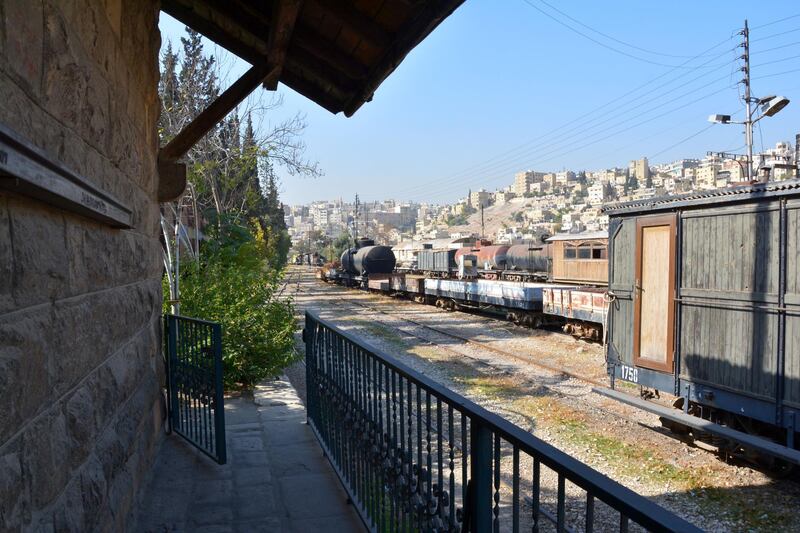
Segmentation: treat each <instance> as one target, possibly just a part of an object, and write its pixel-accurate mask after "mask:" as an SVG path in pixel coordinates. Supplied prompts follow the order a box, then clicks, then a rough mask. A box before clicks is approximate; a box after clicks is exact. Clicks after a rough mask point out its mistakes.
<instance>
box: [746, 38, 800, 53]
mask: <svg viewBox="0 0 800 533" xmlns="http://www.w3.org/2000/svg"><path fill="white" fill-rule="evenodd" d="M796 44H800V41H795V42H793V43H786V44H782V45H780V46H775V47H773V48H767V49H765V50H756V51H755V52H751V53H750V55H753V56H754V55H756V54H763V53H766V52H772V51H773V50H780V49H781V48H788V47H790V46H794V45H796Z"/></svg>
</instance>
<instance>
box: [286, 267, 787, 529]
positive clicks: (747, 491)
mask: <svg viewBox="0 0 800 533" xmlns="http://www.w3.org/2000/svg"><path fill="white" fill-rule="evenodd" d="M287 293H290V294H293V297H294V299H295V303H296V306H297V311H298V318H299V319H302V313H303V311H305V310H306V309H313V310H315V311H317V312H319V313H320V315H321V316H322V317H323V318H325V319H328V320H331V321H333V322H334V323H335V324H336V325H337V326H339V327H341V328H342V329H345V330H353V331H355V332H357V333H358V334H359V335H360V336H362V337H364V339H365V341H366V342H368V343H369V344H371V345H373V346H375V347H377V348H379V349H381V350H383V351H384V352H386V353H389V354H391V355H393V356H395V357H397V358H398V359H400V360H401V361H403V362H404V363H405V364H407V365H409V366H411V367H412V368H414V369H415V370H417V371H419V372H422V373H424V374H425V375H426V376H428V377H430V378H432V379H434V380H436V381H438V382H440V383H442V384H444V385H446V386H447V387H449V388H451V389H453V390H455V391H457V392H459V393H460V394H463V395H464V396H466V397H468V398H471V399H472V400H474V401H476V402H477V403H478V404H480V405H482V406H483V407H485V408H487V409H489V410H490V411H493V412H496V413H498V414H500V415H502V416H504V417H505V418H507V419H509V420H511V421H512V422H514V423H515V424H517V425H519V426H520V427H522V428H525V429H527V430H529V431H531V432H532V433H534V434H535V435H536V436H538V437H539V438H541V439H543V440H545V441H546V442H548V443H550V444H552V445H554V446H556V447H557V448H559V449H561V450H563V451H565V452H567V453H569V454H570V455H572V456H574V457H576V458H577V459H579V460H581V461H583V462H585V463H587V464H589V465H591V466H592V467H593V468H595V469H597V470H599V471H600V472H602V473H604V474H605V475H607V476H609V477H611V478H612V479H615V480H616V481H618V482H620V483H622V484H623V485H625V486H627V487H628V488H630V489H632V490H633V491H634V492H637V493H639V494H642V495H645V496H647V497H649V498H651V499H653V500H654V501H656V502H657V503H659V504H660V505H662V506H664V507H666V508H668V509H670V510H672V511H673V512H675V513H676V514H678V515H680V516H682V517H683V518H685V519H687V520H689V521H690V522H692V523H694V524H695V525H697V526H699V527H701V528H703V529H705V530H709V531H800V521H798V514H797V509H798V508H800V485H799V484H798V483H796V482H793V481H789V480H775V479H772V478H770V477H769V476H768V475H766V474H764V473H762V472H759V471H757V470H754V469H752V468H750V467H749V466H746V465H734V464H726V463H724V462H722V461H720V460H718V459H717V457H716V456H715V455H714V454H713V453H711V452H709V451H707V450H704V449H700V448H697V447H694V446H690V445H687V444H685V443H683V442H682V441H680V440H677V439H676V438H674V437H672V436H670V435H669V434H668V433H667V432H666V431H665V430H663V429H662V428H661V427H660V423H659V421H658V419H657V417H656V416H654V415H651V414H649V413H646V412H643V411H640V410H637V409H634V408H631V407H628V406H625V405H622V404H619V403H617V402H615V401H613V400H610V399H608V398H605V397H603V396H600V395H597V394H595V393H592V392H591V390H590V389H591V387H590V386H589V385H587V384H586V383H585V382H583V381H580V380H577V379H574V378H570V377H568V376H565V375H564V374H560V373H553V372H550V371H547V370H544V369H541V368H538V367H535V366H532V365H526V364H525V363H522V362H520V361H518V360H516V359H511V358H507V357H503V356H501V355H498V354H497V353H495V352H493V351H490V350H486V349H482V348H481V347H480V346H477V345H475V344H465V343H461V342H458V341H455V340H454V339H453V338H452V337H448V336H445V335H441V334H438V333H436V332H432V331H431V330H429V329H427V328H424V327H421V326H418V325H416V324H413V323H411V322H409V321H408V320H406V319H407V318H410V319H413V320H414V321H416V322H420V323H422V324H425V325H429V326H434V327H437V328H441V329H444V330H447V331H452V332H453V333H457V334H458V335H462V336H464V337H468V338H471V339H474V340H476V341H480V342H483V343H487V344H489V345H491V346H494V347H497V348H499V349H502V350H505V351H509V352H513V353H518V354H522V355H525V356H527V357H531V358H535V359H536V360H539V361H541V362H543V363H546V364H548V365H550V366H554V367H559V368H565V369H568V370H569V371H570V372H573V373H576V374H579V375H582V376H586V377H589V378H592V379H594V380H598V381H604V380H605V365H604V358H603V350H602V347H601V346H600V345H598V344H595V343H587V342H584V341H580V340H576V339H573V338H572V337H569V336H566V335H563V334H561V333H555V332H548V331H540V330H529V329H526V328H520V327H517V326H513V325H511V324H509V323H505V322H502V321H498V320H496V319H492V318H487V317H484V316H480V315H474V314H467V313H459V312H455V313H453V312H446V311H442V310H439V309H437V308H435V307H432V306H424V305H419V304H415V303H413V302H410V301H407V300H398V299H391V298H388V297H384V296H378V295H372V294H368V293H365V292H362V291H355V290H351V289H345V288H342V287H337V286H333V285H327V284H324V283H321V282H319V281H317V280H315V279H314V278H313V273H312V272H311V271H310V270H307V269H304V268H294V269H293V270H291V271H290V275H289V277H288V287H287ZM352 302H360V303H362V304H366V305H369V306H370V307H371V308H374V309H379V310H381V311H384V312H385V313H387V314H383V313H378V312H373V311H370V310H367V309H364V308H360V307H358V306H356V305H354V304H353V303H352ZM297 349H298V350H299V351H300V352H301V353H302V351H303V350H304V348H303V343H302V340H301V339H300V336H299V334H298V337H297ZM286 373H287V375H288V376H289V378H290V380H291V381H292V383H293V384H294V385H295V386H296V387H297V388H298V390H299V391H300V393H301V397H303V398H305V368H304V366H303V364H302V363H298V364H296V365H294V366H293V367H292V368H290V369H287V372H286ZM506 459H507V460H508V461H509V465H510V460H511V459H510V457H508V458H506V457H504V459H503V463H504V468H508V467H505V462H506ZM520 459H521V468H522V469H523V471H528V472H529V471H530V468H531V467H530V465H529V464H528V463H529V462H530V458H527V457H525V456H524V455H523V456H522V457H521V458H520ZM554 482H555V481H554V477H553V476H552V475H550V477H548V474H547V473H546V472H544V471H543V478H542V483H543V486H548V485H552V484H553V483H554ZM524 488H525V486H524V483H523V489H524ZM507 492H508V491H505V492H503V491H501V495H502V499H503V501H505V500H507V498H508V494H507ZM581 494H582V492H581V491H580V490H579V489H577V488H576V487H571V486H570V485H569V484H568V486H567V495H568V498H569V501H570V502H572V504H570V505H568V509H567V515H568V516H573V518H574V519H575V520H574V521H572V523H576V525H580V521H581V520H582V518H581V513H582V509H583V501H582V499H581V498H582V496H581ZM573 496H574V498H573ZM602 507H603V506H600V505H598V515H599V517H604V518H606V519H607V520H609V521H608V522H607V524H613V523H614V521H615V520H617V519H616V518H612V515H611V514H610V513H609V510H608V509H602ZM603 522H605V521H603Z"/></svg>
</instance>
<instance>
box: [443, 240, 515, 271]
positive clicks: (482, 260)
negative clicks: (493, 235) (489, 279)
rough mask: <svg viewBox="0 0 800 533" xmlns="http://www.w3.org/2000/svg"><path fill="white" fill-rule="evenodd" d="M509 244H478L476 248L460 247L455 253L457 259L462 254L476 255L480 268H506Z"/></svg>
mask: <svg viewBox="0 0 800 533" xmlns="http://www.w3.org/2000/svg"><path fill="white" fill-rule="evenodd" d="M508 248H509V247H508V246H506V245H490V246H476V247H475V248H459V249H458V250H457V251H456V254H455V257H454V259H455V261H456V264H458V258H459V257H461V256H462V255H474V256H476V257H477V259H478V269H479V270H505V268H506V261H507V253H508Z"/></svg>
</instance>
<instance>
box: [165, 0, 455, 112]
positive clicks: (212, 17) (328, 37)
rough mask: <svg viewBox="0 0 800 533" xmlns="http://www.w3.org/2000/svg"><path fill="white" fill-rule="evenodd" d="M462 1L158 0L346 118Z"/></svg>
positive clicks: (273, 79) (273, 78)
mask: <svg viewBox="0 0 800 533" xmlns="http://www.w3.org/2000/svg"><path fill="white" fill-rule="evenodd" d="M462 3H463V0H429V1H425V2H421V1H418V0H304V1H303V0H259V1H253V0H225V1H219V0H162V3H161V8H162V10H163V11H165V12H166V13H169V14H170V15H171V16H173V17H175V18H176V19H178V20H179V21H181V22H183V23H184V24H186V25H187V26H189V27H190V28H192V29H194V30H196V31H198V32H200V33H201V34H203V35H204V36H206V37H207V38H209V39H211V40H212V41H214V42H216V43H217V44H219V45H220V46H222V47H224V48H226V49H228V50H229V51H231V52H232V53H234V54H236V55H237V56H239V57H241V58H242V59H244V60H245V61H248V62H249V63H250V64H252V65H253V66H254V67H255V66H259V65H261V66H264V67H268V68H269V76H268V77H267V78H266V79H265V81H264V85H265V86H267V88H270V89H275V88H276V87H277V83H278V82H282V83H284V84H285V85H287V86H289V87H291V88H292V89H294V90H295V91H297V92H299V93H300V94H302V95H304V96H306V97H307V98H309V99H311V100H313V101H314V102H316V103H317V104H319V105H321V106H322V107H324V108H325V109H327V110H329V111H331V112H332V113H339V112H344V114H345V115H346V116H348V117H349V116H351V115H352V114H353V113H355V112H356V110H358V108H359V107H361V105H363V104H364V103H365V102H369V101H370V100H371V99H372V96H373V94H374V93H375V91H376V90H377V88H378V87H379V86H380V84H381V83H383V81H384V80H385V79H386V78H387V77H388V76H389V75H390V74H391V73H392V72H393V71H394V70H395V69H396V68H397V67H398V66H399V65H400V63H401V62H402V61H403V59H404V58H405V57H406V55H408V53H409V52H410V51H411V50H412V49H413V48H414V47H415V46H417V45H418V44H419V43H420V42H422V40H423V39H425V38H426V37H427V36H428V34H430V33H431V32H432V31H433V30H434V29H435V28H436V27H437V26H438V25H439V24H440V23H441V22H442V21H443V20H444V19H445V18H447V17H448V16H449V15H450V14H451V13H452V12H453V11H455V9H456V8H458V6H460V5H461V4H462Z"/></svg>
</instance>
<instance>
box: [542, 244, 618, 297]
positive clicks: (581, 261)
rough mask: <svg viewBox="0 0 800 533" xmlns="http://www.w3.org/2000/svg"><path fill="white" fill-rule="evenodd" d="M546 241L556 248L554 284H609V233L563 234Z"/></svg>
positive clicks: (553, 259)
mask: <svg viewBox="0 0 800 533" xmlns="http://www.w3.org/2000/svg"><path fill="white" fill-rule="evenodd" d="M547 242H549V243H551V244H552V245H553V247H552V250H551V253H552V269H553V271H552V280H553V281H554V282H556V283H580V284H582V285H598V286H602V285H606V284H607V283H608V233H606V232H605V231H595V232H587V233H576V234H571V233H563V234H558V235H553V236H552V237H550V238H549V239H547Z"/></svg>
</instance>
